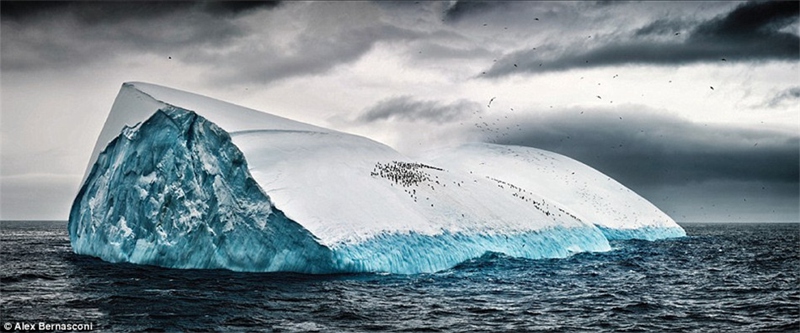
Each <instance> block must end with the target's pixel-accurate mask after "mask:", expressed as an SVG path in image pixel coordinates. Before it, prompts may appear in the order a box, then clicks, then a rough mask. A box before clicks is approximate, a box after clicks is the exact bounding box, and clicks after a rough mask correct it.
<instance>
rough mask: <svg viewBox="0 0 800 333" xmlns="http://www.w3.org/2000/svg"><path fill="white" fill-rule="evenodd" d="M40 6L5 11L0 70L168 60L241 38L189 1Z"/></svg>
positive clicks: (224, 22) (226, 20) (236, 29)
mask: <svg viewBox="0 0 800 333" xmlns="http://www.w3.org/2000/svg"><path fill="white" fill-rule="evenodd" d="M2 3H3V5H4V6H6V7H9V6H12V5H11V4H6V2H5V1H4V2H2ZM13 4H16V3H13ZM42 6H43V7H42V8H39V7H31V8H27V7H25V6H22V7H23V8H22V9H13V10H11V11H10V12H11V13H6V12H5V11H4V12H3V13H4V15H5V16H4V17H3V21H2V57H3V62H2V69H3V70H41V69H49V68H63V67H70V66H80V65H85V64H89V63H92V62H100V61H107V60H108V59H109V58H113V57H117V56H120V55H127V54H131V53H141V52H145V53H157V54H163V55H164V58H167V57H169V56H172V55H175V54H177V53H178V52H181V51H183V52H190V51H192V50H194V49H197V48H202V47H207V46H212V45H213V46H214V47H221V46H225V45H227V44H229V43H231V42H232V41H233V40H234V38H235V37H238V36H241V35H242V34H243V33H244V30H243V29H242V28H240V27H239V26H237V25H236V24H234V23H233V22H232V20H231V19H229V16H226V15H215V14H211V12H213V11H220V10H221V9H214V10H213V11H209V10H204V9H202V7H198V6H199V3H192V2H153V3H150V2H146V3H143V4H139V3H132V2H67V3H65V4H60V3H45V5H42ZM34 8H39V9H34ZM7 17H12V19H6V18H7Z"/></svg>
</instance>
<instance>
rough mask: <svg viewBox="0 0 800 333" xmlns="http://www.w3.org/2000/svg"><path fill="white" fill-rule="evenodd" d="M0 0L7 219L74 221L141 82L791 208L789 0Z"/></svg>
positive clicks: (684, 199)
mask: <svg viewBox="0 0 800 333" xmlns="http://www.w3.org/2000/svg"><path fill="white" fill-rule="evenodd" d="M0 7H1V8H0V34H2V35H1V36H0V87H1V88H2V89H0V94H1V96H0V103H2V104H0V110H2V113H1V114H0V134H1V135H2V137H1V141H0V143H1V144H2V146H1V147H0V163H1V164H0V219H5V220H8V219H55V220H66V219H67V217H68V214H69V207H70V205H71V202H72V199H73V198H74V196H75V194H76V193H77V191H78V188H79V186H80V181H81V177H82V175H83V173H84V170H85V168H86V166H87V163H88V160H89V156H90V154H91V151H92V148H93V146H94V143H95V140H96V139H97V136H98V135H99V133H100V130H101V128H102V126H103V123H104V121H105V118H106V116H107V114H108V111H109V109H110V108H111V104H112V103H113V100H114V98H115V96H116V93H117V92H118V90H119V88H120V85H121V84H122V83H123V82H126V81H144V82H150V83H155V84H160V85H165V86H170V87H174V88H178V89H183V90H188V91H192V92H196V93H200V94H204V95H208V96H211V97H215V98H218V99H222V100H226V101H230V102H233V103H236V104H240V105H244V106H247V107H251V108H254V109H258V110H263V111H265V112H270V113H274V114H277V115H281V116H284V117H289V118H293V119H296V120H300V121H304V122H308V123H312V124H315V125H320V126H325V127H330V128H334V129H337V130H342V131H346V132H351V133H355V134H360V135H364V136H367V137H370V138H372V139H375V140H377V141H380V142H383V143H386V144H388V145H390V146H393V147H395V148H397V149H398V150H400V151H401V152H404V153H406V154H408V155H410V156H413V155H415V154H417V153H419V152H421V151H424V150H426V149H429V148H435V147H436V146H441V145H454V144H458V143H461V142H468V141H484V142H492V143H498V144H512V145H524V146H531V147H537V148H542V149H547V150H551V151H555V152H558V153H561V154H564V155H567V156H570V157H572V158H575V159H577V160H579V161H582V162H584V163H586V164H588V165H590V166H592V167H594V168H596V169H598V170H600V171H602V172H604V173H606V174H608V175H610V176H612V177H614V178H616V179H617V180H619V181H620V182H621V183H623V184H625V185H626V186H628V187H629V188H631V189H632V190H634V191H636V192H637V193H639V194H640V195H642V196H644V197H645V198H647V199H648V200H650V201H651V202H653V203H654V204H656V206H658V207H659V208H661V209H662V210H664V211H665V212H666V213H667V214H669V215H670V216H672V217H673V218H674V219H675V220H676V221H678V222H726V221H733V222H748V221H750V222H762V221H799V220H800V212H799V211H800V208H798V207H799V206H800V203H799V202H800V195H799V194H798V193H799V192H800V184H799V183H800V180H799V179H800V176H799V171H798V170H800V137H799V136H798V133H800V112H798V110H800V70H799V69H798V63H799V62H800V61H799V60H800V37H798V30H799V29H800V20H799V19H798V14H799V13H800V5H799V4H798V2H796V1H786V2H783V1H776V2H763V1H758V2H727V1H726V2H661V1H659V2H649V1H643V2H626V1H620V2H616V1H599V2H564V1H553V2H546V1H541V2H519V1H509V2H502V1H492V2H477V1H470V2H466V1H455V2H454V1H449V2H430V1H419V2H417V1H404V2H403V1H398V2H391V1H374V2H368V1H358V2H210V1H205V2H185V1H180V2H142V1H139V2H124V1H107V2H65V1H58V2H41V1H37V2H14V1H2V2H0Z"/></svg>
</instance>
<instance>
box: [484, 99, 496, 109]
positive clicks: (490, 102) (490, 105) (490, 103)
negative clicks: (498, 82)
mask: <svg viewBox="0 0 800 333" xmlns="http://www.w3.org/2000/svg"><path fill="white" fill-rule="evenodd" d="M495 98H497V97H492V99H490V100H489V104H488V105H486V107H487V108H490V107H492V102H494V99H495Z"/></svg>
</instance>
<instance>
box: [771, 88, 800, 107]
mask: <svg viewBox="0 0 800 333" xmlns="http://www.w3.org/2000/svg"><path fill="white" fill-rule="evenodd" d="M766 104H767V106H768V107H771V108H774V107H780V106H784V105H787V104H788V105H795V106H797V105H798V104H800V87H792V88H789V89H786V90H784V91H781V92H780V93H778V94H777V95H775V96H774V97H772V98H771V99H770V100H769V101H768V102H767V103H766Z"/></svg>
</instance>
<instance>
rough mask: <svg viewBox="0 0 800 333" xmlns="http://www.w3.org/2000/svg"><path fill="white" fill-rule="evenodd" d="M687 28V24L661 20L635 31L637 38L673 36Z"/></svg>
mask: <svg viewBox="0 0 800 333" xmlns="http://www.w3.org/2000/svg"><path fill="white" fill-rule="evenodd" d="M685 26H686V23H685V22H681V21H675V20H667V19H659V20H655V21H653V23H650V24H648V25H646V26H644V27H641V28H639V29H636V31H634V35H635V36H650V35H673V34H675V33H678V34H679V33H680V32H681V31H682V30H683V29H684V28H685Z"/></svg>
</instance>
